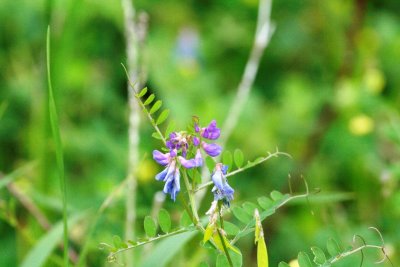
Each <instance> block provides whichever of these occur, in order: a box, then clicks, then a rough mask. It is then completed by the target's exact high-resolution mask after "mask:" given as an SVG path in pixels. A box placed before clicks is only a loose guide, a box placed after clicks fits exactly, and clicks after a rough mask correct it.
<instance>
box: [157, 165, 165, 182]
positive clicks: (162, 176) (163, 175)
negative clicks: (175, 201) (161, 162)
mask: <svg viewBox="0 0 400 267" xmlns="http://www.w3.org/2000/svg"><path fill="white" fill-rule="evenodd" d="M167 172H168V168H165V169H164V170H163V171H162V172H160V173H159V174H157V175H156V180H157V181H164V180H165V177H166V176H167Z"/></svg>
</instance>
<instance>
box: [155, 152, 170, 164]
mask: <svg viewBox="0 0 400 267" xmlns="http://www.w3.org/2000/svg"><path fill="white" fill-rule="evenodd" d="M153 159H154V160H155V161H157V163H158V164H160V165H163V166H165V165H167V164H168V163H169V162H170V159H171V156H170V153H165V154H164V153H161V152H160V151H158V150H153Z"/></svg>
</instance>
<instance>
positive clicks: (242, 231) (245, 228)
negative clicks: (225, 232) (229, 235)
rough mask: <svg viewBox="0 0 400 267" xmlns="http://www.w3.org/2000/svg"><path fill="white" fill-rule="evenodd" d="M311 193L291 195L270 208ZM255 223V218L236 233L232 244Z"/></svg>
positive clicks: (277, 207) (272, 208) (273, 208)
mask: <svg viewBox="0 0 400 267" xmlns="http://www.w3.org/2000/svg"><path fill="white" fill-rule="evenodd" d="M309 195H310V193H309V192H306V193H304V194H300V195H295V196H290V197H288V198H287V199H285V200H284V201H282V202H280V203H279V204H278V205H276V206H275V207H271V208H270V209H271V210H277V209H279V208H280V207H282V206H283V205H285V204H286V203H288V202H290V201H292V200H295V199H298V198H306V197H308V196H309ZM264 219H265V218H262V217H261V221H262V220H264ZM253 223H255V220H254V219H252V220H251V221H250V222H249V223H247V224H246V226H245V227H244V228H243V229H242V230H240V231H239V232H238V233H237V234H236V236H235V237H234V238H233V239H232V241H231V245H234V244H235V243H236V242H237V241H238V240H239V238H240V237H241V234H243V233H244V232H246V231H247V230H248V229H250V227H252V225H253Z"/></svg>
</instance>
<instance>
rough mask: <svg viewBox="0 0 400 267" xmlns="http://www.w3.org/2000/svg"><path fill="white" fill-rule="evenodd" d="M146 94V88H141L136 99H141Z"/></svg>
mask: <svg viewBox="0 0 400 267" xmlns="http://www.w3.org/2000/svg"><path fill="white" fill-rule="evenodd" d="M146 93H147V87H145V88H143V89H142V90H140V92H139V94H138V95H137V96H138V97H143V96H144V95H145V94H146Z"/></svg>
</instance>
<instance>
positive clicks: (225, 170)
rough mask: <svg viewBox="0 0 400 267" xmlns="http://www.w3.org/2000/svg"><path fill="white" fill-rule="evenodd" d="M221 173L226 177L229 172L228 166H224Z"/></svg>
mask: <svg viewBox="0 0 400 267" xmlns="http://www.w3.org/2000/svg"><path fill="white" fill-rule="evenodd" d="M221 171H222V173H223V174H224V175H226V173H227V172H228V166H227V165H223V166H222V168H221Z"/></svg>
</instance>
